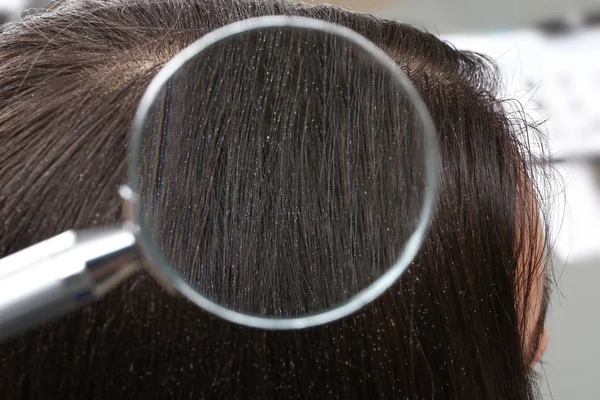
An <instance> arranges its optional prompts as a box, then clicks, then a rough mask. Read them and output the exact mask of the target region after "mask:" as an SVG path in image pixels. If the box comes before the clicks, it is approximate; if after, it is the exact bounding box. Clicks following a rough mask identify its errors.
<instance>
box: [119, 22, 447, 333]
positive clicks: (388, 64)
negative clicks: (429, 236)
mask: <svg viewBox="0 0 600 400" xmlns="http://www.w3.org/2000/svg"><path fill="white" fill-rule="evenodd" d="M265 28H300V29H306V30H316V31H321V32H325V33H329V34H334V35H338V36H341V37H343V38H345V39H346V40H348V41H350V42H352V43H354V44H355V45H357V46H359V47H360V48H362V49H363V50H364V51H365V52H367V53H369V54H370V55H371V56H373V57H374V59H375V60H376V61H377V62H379V63H380V64H381V66H382V67H384V68H385V69H386V70H388V72H390V73H391V74H392V75H395V77H396V78H397V80H398V81H399V82H400V84H401V85H402V87H403V88H404V89H405V90H406V92H407V94H408V95H409V96H410V97H411V98H412V100H413V102H414V106H415V108H416V110H417V113H418V116H419V117H420V119H421V122H422V124H423V128H424V132H423V133H424V139H425V140H424V144H425V149H427V150H426V151H425V161H426V165H425V169H426V172H425V177H426V185H425V187H426V188H427V190H426V193H425V199H424V203H423V206H422V209H421V213H420V214H421V219H420V221H419V223H418V226H417V228H416V229H415V231H414V232H413V233H412V235H411V236H410V238H409V239H408V241H407V242H406V245H405V248H404V251H403V252H402V254H401V256H400V257H399V258H398V260H397V261H396V263H395V264H394V265H393V266H392V267H391V268H390V269H389V270H388V271H386V272H385V273H384V274H383V275H382V276H381V277H379V278H378V279H377V280H376V281H375V282H374V283H372V284H371V285H369V286H368V287H366V288H365V289H363V290H361V291H360V292H358V293H357V294H356V295H354V296H353V297H351V298H349V299H348V300H347V301H345V302H343V303H341V304H340V305H338V306H335V307H334V308H332V309H329V310H325V311H322V312H319V313H315V314H309V315H306V316H301V317H291V318H270V317H261V316H256V315H249V314H244V313H241V312H238V311H234V310H232V309H229V308H227V307H224V306H222V305H219V304H217V303H216V302H214V301H212V300H210V299H208V298H207V297H204V296H203V295H201V294H200V293H198V292H196V291H195V290H194V289H193V288H192V287H191V286H190V285H188V284H187V283H186V282H185V281H183V279H182V278H181V277H180V276H179V275H178V274H177V273H175V272H174V271H173V270H172V268H170V267H168V265H169V263H168V262H167V261H166V260H165V259H164V257H163V256H162V255H161V254H159V252H158V251H157V249H156V248H155V246H154V245H152V240H149V238H148V237H147V234H145V233H144V232H145V231H144V228H147V227H146V225H145V223H144V218H143V215H142V210H141V207H140V206H139V204H138V202H136V201H134V202H133V203H134V204H132V206H133V208H134V218H135V223H136V224H137V226H138V228H139V229H137V231H138V234H137V236H138V244H139V245H140V247H141V248H142V251H143V252H144V253H145V255H146V257H147V259H148V260H153V261H154V262H151V263H146V266H147V267H148V268H150V269H151V272H152V273H153V274H158V276H159V277H160V278H161V279H159V280H160V281H162V282H166V283H168V284H169V285H170V286H172V288H175V289H176V290H177V291H178V292H180V293H181V294H183V295H184V296H185V297H187V298H188V299H189V300H190V301H192V302H193V303H195V304H196V305H198V306H199V307H201V308H203V309H204V310H206V311H208V312H210V313H212V314H214V315H216V316H218V317H221V318H223V319H225V320H228V321H230V322H233V323H237V324H240V325H245V326H249V327H254V328H260V329H268V330H289V329H304V328H309V327H313V326H317V325H323V324H326V323H329V322H332V321H335V320H338V319H341V318H343V317H345V316H347V315H350V314H352V313H354V312H356V311H357V310H359V309H361V308H362V307H364V306H365V305H367V304H369V303H370V302H371V301H373V300H375V299H376V298H377V297H379V296H380V295H381V294H383V293H384V292H385V291H386V290H387V289H388V288H389V287H390V286H392V285H393V284H394V283H395V282H396V281H397V280H398V278H399V277H400V276H401V275H402V273H403V272H404V271H405V270H406V268H407V267H408V266H409V265H410V263H411V262H412V260H413V259H414V257H415V256H416V255H417V253H418V251H419V249H420V248H421V244H422V242H423V239H424V237H425V234H426V232H427V229H428V227H429V224H430V222H431V218H432V215H433V211H434V207H435V202H436V199H437V192H438V181H439V177H438V155H439V152H438V147H437V138H436V132H435V126H434V123H433V121H432V119H431V116H430V115H429V111H428V109H427V107H426V105H425V103H424V102H423V101H422V99H421V97H420V95H419V94H418V92H417V91H416V89H415V88H414V87H413V85H412V83H411V82H410V80H409V78H408V77H407V76H406V75H405V74H404V72H403V71H402V70H401V69H400V67H399V66H398V65H397V64H396V63H395V62H394V61H393V60H392V59H391V58H390V57H388V55H387V54H386V53H385V52H384V51H383V50H381V49H380V48H379V47H377V45H375V44H373V43H372V42H371V41H369V40H368V39H366V38H365V37H363V36H361V35H360V34H358V33H357V32H355V31H353V30H351V29H349V28H346V27H343V26H340V25H336V24H333V23H330V22H326V21H322V20H317V19H312V18H305V17H293V16H283V15H275V16H264V17H257V18H250V19H246V20H242V21H237V22H234V23H232V24H229V25H225V26H223V27H221V28H219V29H216V30H214V31H212V32H210V33H208V34H206V35H204V36H203V37H202V38H200V39H198V40H197V41H196V42H194V43H192V44H191V45H189V46H188V47H186V48H185V49H184V50H182V51H181V52H180V53H179V54H177V55H176V56H175V57H173V58H172V59H171V60H170V61H169V62H168V63H167V64H165V66H164V67H163V68H162V69H161V70H160V71H159V72H158V74H157V75H156V76H155V77H154V79H153V80H152V81H151V83H150V84H149V85H148V88H147V89H146V91H145V93H144V95H143V97H142V99H141V101H140V105H139V107H138V110H137V112H136V115H135V118H134V122H133V127H132V138H131V140H132V142H131V155H130V163H129V185H130V188H131V190H132V192H133V194H134V195H135V196H137V193H138V187H137V179H138V163H139V157H140V154H141V147H142V139H143V134H144V125H145V119H146V115H147V114H148V112H149V110H150V109H151V108H152V106H153V104H154V101H155V99H156V97H157V95H158V94H159V93H160V91H161V89H162V88H163V87H164V85H165V84H166V83H167V82H168V80H169V79H170V78H171V77H172V76H173V75H174V74H175V73H177V71H178V70H179V69H180V68H181V67H182V66H183V65H184V64H185V63H186V62H188V61H189V60H191V59H192V58H194V57H196V56H197V55H198V54H199V53H200V52H202V51H204V50H206V49H207V48H209V47H211V46H213V45H215V44H216V43H218V42H220V41H222V40H225V39H231V38H234V37H236V36H240V35H243V34H246V33H249V32H252V31H256V30H260V29H265ZM146 230H147V229H146ZM156 260H160V261H161V262H156Z"/></svg>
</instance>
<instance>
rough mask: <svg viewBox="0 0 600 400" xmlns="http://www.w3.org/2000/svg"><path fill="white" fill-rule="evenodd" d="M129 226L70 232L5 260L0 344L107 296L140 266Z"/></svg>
mask: <svg viewBox="0 0 600 400" xmlns="http://www.w3.org/2000/svg"><path fill="white" fill-rule="evenodd" d="M135 242H136V238H135V234H134V233H133V231H132V230H131V229H129V228H128V227H126V226H125V227H117V228H112V229H101V230H93V231H88V232H76V231H68V232H64V233H62V234H60V235H58V236H55V237H53V238H51V239H48V240H46V241H44V242H41V243H38V244H36V245H34V246H31V247H29V248H27V249H25V250H22V251H20V252H17V253H15V254H12V255H10V256H8V257H6V258H3V259H1V260H0V341H1V340H5V339H7V338H9V337H10V336H13V335H15V334H18V333H21V332H23V331H25V330H27V329H29V328H32V327H34V326H36V325H38V324H41V323H43V322H46V321H48V320H50V319H52V318H54V317H58V316H60V315H62V314H65V313H67V312H69V311H72V310H74V309H77V308H80V307H82V306H83V305H85V304H87V303H89V302H91V301H93V300H96V299H98V298H100V297H102V296H103V295H104V294H105V293H106V292H107V291H109V290H111V289H112V288H113V287H115V286H116V285H117V284H118V283H120V282H122V281H123V280H124V279H125V278H127V277H128V276H130V275H131V274H132V273H133V272H134V271H135V270H136V269H137V268H138V265H139V260H140V258H139V257H138V252H137V249H136V245H135Z"/></svg>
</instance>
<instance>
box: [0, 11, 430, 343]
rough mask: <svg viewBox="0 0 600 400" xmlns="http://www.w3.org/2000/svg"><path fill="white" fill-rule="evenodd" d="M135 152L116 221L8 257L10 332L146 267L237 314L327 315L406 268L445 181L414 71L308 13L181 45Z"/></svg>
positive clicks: (258, 323)
mask: <svg viewBox="0 0 600 400" xmlns="http://www.w3.org/2000/svg"><path fill="white" fill-rule="evenodd" d="M130 153H131V154H130V164H129V183H128V185H127V186H123V187H122V188H121V190H120V194H121V196H122V197H123V198H124V200H125V202H126V209H127V210H129V212H128V213H127V214H128V215H127V218H126V220H125V221H124V223H123V224H122V225H121V226H116V227H109V228H106V229H99V230H91V231H86V232H80V231H69V232H65V233H63V234H61V235H58V236H56V237H54V238H51V239H49V240H47V241H44V242H41V243H39V244H36V245H34V246H32V247H30V248H28V249H25V250H23V251H20V252H18V253H15V254H13V255H10V256H8V257H6V258H4V259H2V260H0V338H6V337H8V336H10V335H14V334H16V333H19V332H22V331H24V330H26V329H28V328H31V327H32V326H34V325H37V324H39V323H42V322H44V321H46V320H48V319H50V318H52V317H56V316H58V315H60V314H63V313H65V312H68V311H70V310H73V309H76V308H79V307H81V306H82V305H84V304H86V303H88V302H90V301H92V300H95V299H98V298H100V297H102V296H103V295H104V294H105V293H106V292H108V291H109V290H110V289H112V288H113V287H115V286H116V285H117V284H119V283H120V282H122V281H123V280H124V279H126V278H127V277H129V276H130V275H132V274H133V273H134V272H135V271H136V270H138V269H140V268H143V269H145V270H146V271H148V272H149V273H150V274H151V275H152V276H153V277H155V278H156V279H157V280H158V281H159V282H160V283H161V284H162V285H163V286H164V287H165V288H166V289H167V290H168V291H169V292H171V293H173V294H176V295H183V296H185V297H187V298H188V299H189V300H190V301H191V302H192V303H194V304H196V305H198V306H199V307H201V308H203V309H204V310H206V311H208V312H210V313H212V314H214V315H216V316H219V317H221V318H224V319H225V320H228V321H231V322H234V323H238V324H242V325H246V326H250V327H255V328H261V329H279V330H284V329H303V328H307V327H312V326H316V325H320V324H325V323H328V322H331V321H333V320H336V319H339V318H342V317H344V316H347V315H349V314H351V313H352V312H354V311H356V310H358V309H360V308H361V307H363V306H364V305H366V304H368V303H369V302H371V301H372V300H374V299H375V298H377V297H378V296H379V295H381V294H382V293H383V292H384V291H385V290H386V289H388V288H389V287H390V286H391V285H393V284H394V283H395V282H396V281H397V279H398V278H399V277H400V276H401V275H402V272H403V271H404V270H405V269H406V268H407V267H408V265H409V264H410V263H411V262H412V260H413V259H414V257H415V255H416V254H417V252H418V250H419V248H420V246H421V244H422V241H423V238H424V235H425V233H426V230H427V227H428V225H429V222H430V219H431V216H432V213H433V208H434V203H435V198H436V193H437V186H438V185H437V179H438V176H437V157H438V152H437V146H436V137H435V130H434V126H433V123H432V121H431V118H430V116H429V114H428V111H427V109H426V107H425V105H424V103H423V102H422V101H421V99H420V98H419V96H418V94H417V92H416V90H415V89H414V88H413V86H412V85H411V83H410V81H409V80H408V78H407V77H406V75H404V74H403V72H402V71H401V69H400V68H399V67H398V66H397V65H396V64H395V63H394V61H393V60H391V59H390V58H389V57H388V56H387V55H386V54H385V53H384V52H383V51H382V50H380V49H379V48H378V47H377V46H375V45H374V44H372V43H371V42H370V41H368V40H367V39H366V38H364V37H362V36H361V35H359V34H358V33H356V32H354V31H352V30H349V29H347V28H344V27H341V26H338V25H335V24H331V23H327V22H323V21H319V20H313V19H306V18H299V17H287V16H268V17H260V18H255V19H249V20H245V21H240V22H236V23H233V24H231V25H227V26H225V27H222V28H220V29H217V30H215V31H213V32H211V33H209V34H207V35H205V36H204V37H202V38H201V39H200V40H198V41H197V42H195V43H193V44H192V45H190V46H189V47H187V48H186V49H185V50H183V51H182V52H181V53H180V54H178V55H177V56H176V57H174V58H173V59H172V60H171V61H170V62H169V63H167V64H166V65H165V66H164V67H163V68H162V70H161V71H160V72H159V73H158V74H157V75H156V77H155V78H154V79H153V81H152V82H151V83H150V85H149V87H148V88H147V91H146V93H145V94H144V96H143V98H142V100H141V102H140V106H139V109H138V111H137V114H136V116H135V120H134V123H133V130H132V142H131V152H130Z"/></svg>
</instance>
